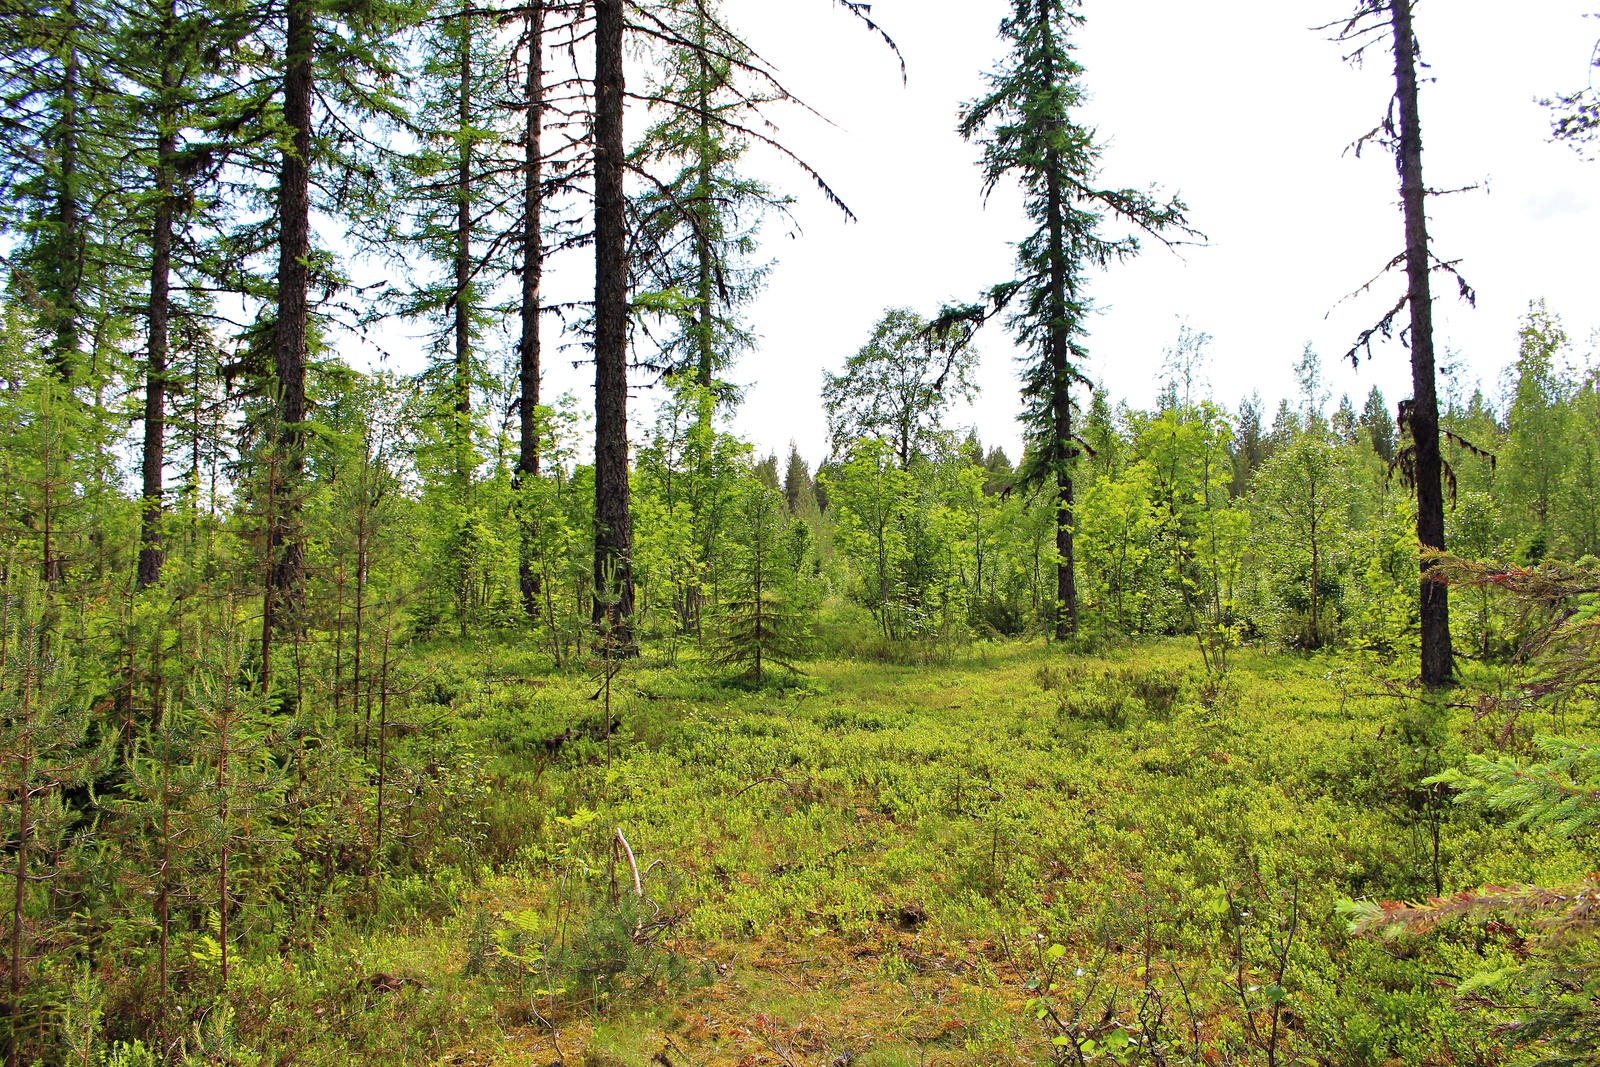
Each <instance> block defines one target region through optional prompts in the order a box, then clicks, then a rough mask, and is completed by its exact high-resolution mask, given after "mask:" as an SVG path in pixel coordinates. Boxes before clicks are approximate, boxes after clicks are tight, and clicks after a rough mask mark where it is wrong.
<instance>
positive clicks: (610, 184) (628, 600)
mask: <svg viewBox="0 0 1600 1067" xmlns="http://www.w3.org/2000/svg"><path fill="white" fill-rule="evenodd" d="M623 7H624V0H595V133H594V136H595V145H594V152H595V257H594V259H595V285H594V395H595V427H594V436H595V441H594V444H595V447H594V452H595V479H594V520H595V541H594V583H595V598H594V610H593V616H592V617H593V620H594V621H595V622H596V623H598V622H599V621H600V620H601V618H602V617H603V616H607V615H609V616H610V619H611V625H612V627H613V634H614V638H613V640H617V641H621V642H622V644H623V645H624V646H627V645H630V644H631V643H632V632H631V617H632V615H633V560H632V556H633V528H632V521H631V517H630V515H629V501H628V262H627V217H626V213H625V212H626V204H625V203H624V200H623V188H622V176H623V163H624V160H623V136H622V96H623V68H622V39H623V29H624V20H623Z"/></svg>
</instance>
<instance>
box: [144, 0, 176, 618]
mask: <svg viewBox="0 0 1600 1067" xmlns="http://www.w3.org/2000/svg"><path fill="white" fill-rule="evenodd" d="M176 17H177V16H176V11H175V10H174V9H173V8H172V6H171V5H169V7H168V12H167V22H168V25H167V27H166V30H167V31H168V33H170V31H171V29H172V23H174V22H175V21H176ZM167 47H170V45H169V44H168V42H167V41H166V40H165V35H164V39H163V48H167ZM176 81H177V79H176V76H175V74H174V72H173V69H172V64H171V62H169V61H165V60H164V61H163V63H162V69H161V88H162V90H163V92H164V94H165V93H169V92H170V91H171V90H172V88H173V86H174V85H175V84H176ZM157 121H158V122H159V123H160V130H159V132H158V134H157V138H156V166H155V187H156V204H155V217H154V220H153V227H152V234H151V242H150V311H149V323H148V325H149V337H148V340H147V342H146V348H147V349H148V351H147V353H146V354H147V365H146V367H145V378H144V454H143V457H142V462H141V466H142V468H143V474H144V491H143V504H144V513H143V517H142V521H141V523H140V526H139V586H140V588H145V587H148V586H152V585H155V584H156V583H157V582H159V581H161V564H162V547H161V475H162V466H163V465H164V464H165V463H166V428H167V404H166V396H167V381H166V373H167V333H168V327H167V324H168V319H169V310H170V308H169V293H170V283H171V274H172V191H173V190H172V184H173V170H174V156H176V154H177V131H176V129H175V119H174V116H173V114H172V108H171V105H170V103H169V102H167V101H165V100H164V101H163V102H162V108H161V114H160V116H159V117H158V119H157Z"/></svg>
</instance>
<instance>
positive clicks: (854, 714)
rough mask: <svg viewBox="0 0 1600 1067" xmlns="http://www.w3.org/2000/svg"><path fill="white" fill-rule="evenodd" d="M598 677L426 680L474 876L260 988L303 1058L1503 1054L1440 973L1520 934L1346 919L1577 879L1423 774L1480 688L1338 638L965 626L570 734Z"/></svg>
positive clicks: (703, 680) (626, 687)
mask: <svg viewBox="0 0 1600 1067" xmlns="http://www.w3.org/2000/svg"><path fill="white" fill-rule="evenodd" d="M1481 681H1482V682H1483V683H1484V684H1488V682H1489V681H1490V680H1489V679H1487V678H1485V679H1481ZM595 689H596V683H595V682H594V681H593V679H591V678H589V677H587V676H583V675H580V674H569V675H548V676H543V677H539V678H536V679H524V680H520V681H509V682H499V683H496V684H488V683H476V684H474V685H465V684H464V685H462V686H460V687H457V688H456V689H455V690H454V691H453V692H450V693H447V694H445V697H446V699H447V700H448V701H449V702H450V706H451V707H452V709H453V710H454V712H455V714H454V716H453V718H454V720H455V722H456V723H457V725H456V726H455V728H454V729H455V731H456V733H457V735H458V736H457V737H456V741H455V743H456V744H458V745H460V746H466V747H467V748H469V749H470V750H471V751H473V752H475V753H476V754H477V755H476V756H475V757H474V758H475V759H476V760H477V761H478V763H479V764H480V768H481V770H482V782H481V784H480V786H479V787H478V788H480V789H481V790H482V791H483V796H482V797H481V798H480V799H479V800H478V801H477V803H478V804H479V805H480V809H481V812H482V817H481V819H480V820H479V823H480V826H479V833H480V834H481V837H482V840H481V841H480V842H479V843H478V852H477V854H480V855H484V856H493V857H495V859H494V861H493V862H492V863H489V864H487V865H486V866H484V867H483V868H482V869H480V870H478V871H476V872H467V875H465V877H466V878H467V881H468V882H470V883H472V887H471V888H468V889H465V890H461V891H455V890H451V891H450V893H449V894H448V895H449V896H450V897H451V898H452V900H451V907H450V908H449V909H448V910H449V914H447V915H444V916H443V917H440V916H439V915H437V914H433V913H429V912H428V911H427V909H426V908H424V907H421V906H418V907H417V908H413V909H412V910H411V911H409V912H408V911H407V910H406V907H404V906H401V905H400V904H398V903H396V902H395V901H394V900H391V901H389V902H388V903H386V904H385V905H384V907H385V908H386V909H387V911H385V912H384V914H386V915H388V916H389V917H390V918H389V919H388V920H386V925H385V928H384V929H383V931H382V932H381V933H360V934H358V933H355V932H352V931H354V930H355V929H356V927H354V926H352V927H351V928H350V930H349V931H345V932H339V931H333V932H329V933H326V934H325V936H324V937H323V938H322V939H321V940H320V941H319V945H320V947H319V948H318V949H317V951H318V952H321V953H324V954H326V956H327V962H326V963H325V965H324V967H325V972H324V973H325V975H327V976H329V977H324V978H322V979H319V980H320V981H322V982H323V983H324V986H325V987H326V992H325V996H324V997H323V998H322V1001H321V1004H320V1006H313V1004H314V1003H315V1002H316V1001H317V1000H318V998H317V997H314V996H309V995H307V993H306V989H307V985H306V982H307V981H308V980H307V979H304V978H303V977H302V978H300V979H298V980H295V981H290V980H288V979H284V980H282V981H281V982H280V983H279V984H280V986H281V989H280V996H279V999H278V1000H277V1001H274V1000H273V999H272V996H273V995H272V993H271V992H270V990H268V987H267V985H266V984H265V983H259V982H258V983H257V986H256V991H255V992H254V993H253V994H252V997H253V998H263V997H264V998H266V999H265V1001H264V1002H262V1003H258V1004H257V1005H256V1006H255V1009H254V1010H255V1014H256V1015H257V1016H258V1017H260V1018H266V1017H273V1014H274V1013H277V1016H280V1017H287V1018H290V1019H298V1020H299V1021H300V1022H301V1023H302V1024H305V1025H309V1026H313V1027H314V1028H313V1029H311V1030H309V1031H306V1032H302V1033H299V1034H297V1035H295V1036H294V1037H293V1038H292V1041H291V1043H292V1044H293V1045H294V1046H295V1054H294V1056H293V1057H292V1059H293V1060H294V1061H295V1062H303V1063H312V1062H333V1061H335V1060H340V1059H344V1060H346V1061H348V1058H349V1057H350V1055H351V1054H354V1055H355V1056H356V1057H357V1058H358V1059H364V1060H368V1061H370V1062H379V1061H385V1060H386V1061H389V1062H400V1061H405V1062H451V1063H505V1064H523V1063H537V1064H549V1063H553V1062H554V1061H556V1060H558V1059H559V1060H561V1061H562V1062H563V1063H565V1064H568V1065H573V1064H577V1063H580V1062H581V1063H589V1064H596V1065H598V1064H606V1063H626V1064H633V1065H636V1067H644V1065H645V1064H648V1063H652V1062H654V1063H656V1064H662V1063H663V1062H664V1063H669V1064H671V1065H673V1067H712V1065H723V1064H726V1065H739V1067H752V1065H755V1064H774V1065H783V1067H801V1065H817V1067H827V1065H835V1067H844V1065H846V1064H850V1063H854V1064H858V1065H860V1067H869V1065H872V1067H875V1065H879V1064H882V1065H889V1064H908V1065H916V1067H923V1065H926V1064H942V1063H951V1064H954V1063H992V1062H1040V1061H1042V1060H1045V1059H1048V1058H1050V1057H1051V1056H1052V1054H1054V1055H1057V1056H1060V1055H1066V1054H1067V1053H1068V1052H1071V1049H1070V1048H1068V1047H1067V1045H1066V1042H1067V1041H1068V1040H1070V1041H1072V1042H1074V1044H1075V1045H1076V1046H1077V1047H1078V1048H1081V1049H1084V1050H1085V1051H1086V1055H1087V1057H1088V1058H1089V1059H1094V1058H1096V1057H1099V1058H1103V1059H1105V1061H1106V1062H1113V1061H1115V1062H1173V1063H1177V1062H1206V1063H1224V1062H1235V1063H1253V1062H1262V1063H1265V1062H1267V1061H1268V1057H1269V1054H1270V1056H1271V1057H1272V1059H1273V1061H1274V1062H1278V1063H1291V1062H1325V1063H1338V1064H1383V1063H1480V1062H1501V1061H1504V1060H1506V1059H1508V1058H1510V1059H1514V1058H1515V1050H1506V1049H1502V1048H1499V1047H1498V1046H1497V1044H1496V1039H1495V1036H1494V1034H1493V1033H1492V1032H1491V1030H1490V1029H1489V1027H1488V1026H1487V1025H1486V1024H1485V1023H1484V1022H1483V1020H1480V1019H1476V1018H1474V1015H1473V1013H1472V1012H1464V1011H1462V1010H1461V1008H1460V1003H1459V1002H1458V1001H1457V1000H1456V999H1455V998H1454V995H1453V992H1454V988H1455V987H1456V986H1457V985H1458V984H1459V983H1460V982H1461V981H1462V980H1463V979H1464V977H1465V976H1466V975H1467V974H1468V973H1470V972H1472V971H1473V970H1475V969H1481V968H1484V967H1489V966H1492V965H1493V963H1494V961H1495V960H1496V959H1498V958H1502V957H1505V956H1506V955H1507V954H1509V953H1514V952H1515V951H1516V946H1515V937H1514V932H1503V933H1496V932H1495V931H1494V930H1492V929H1491V930H1489V931H1481V932H1478V933H1467V932H1457V933H1454V934H1450V935H1435V936H1434V937H1433V938H1431V939H1430V940H1427V941H1425V942H1412V943H1407V944H1404V945H1385V944H1378V943H1373V942H1368V941H1364V940H1355V939H1351V938H1350V937H1349V936H1348V935H1347V934H1346V933H1345V929H1344V926H1345V924H1344V922H1343V920H1341V919H1340V918H1339V917H1338V916H1337V915H1336V914H1335V910H1334V907H1335V904H1336V902H1337V900H1339V899H1340V898H1342V897H1344V896H1347V895H1355V896H1363V895H1370V896H1381V897H1390V898H1392V897H1419V896H1423V895H1426V894H1429V893H1432V892H1433V891H1434V889H1435V887H1436V886H1439V887H1442V888H1445V889H1451V888H1461V887H1464V886H1468V885H1476V884H1479V883H1484V882H1517V881H1534V880H1540V881H1542V880H1549V881H1561V880H1563V879H1570V878H1572V877H1575V876H1577V875H1580V874H1581V873H1583V872H1584V871H1586V870H1588V869H1590V868H1591V867H1592V866H1593V865H1594V860H1593V857H1592V856H1590V855H1588V854H1587V853H1586V852H1584V851H1583V850H1581V849H1580V848H1579V847H1578V846H1575V845H1573V844H1571V843H1565V842H1561V841H1558V840H1554V839H1551V838H1548V837H1543V836H1539V835H1532V834H1528V833H1524V832H1521V831H1517V830H1514V829H1510V828H1508V827H1506V826H1505V825H1503V824H1502V823H1501V822H1499V821H1496V820H1493V819H1490V818H1487V817H1485V816H1484V815H1483V814H1481V813H1478V812H1475V811H1473V810H1470V809H1466V808H1462V807H1460V806H1457V805H1453V804H1451V803H1450V799H1449V797H1448V796H1447V795H1443V794H1441V793H1440V792H1439V791H1438V790H1435V789H1429V788H1427V787H1424V786H1422V785H1421V782H1422V779H1423V778H1425V777H1426V776H1427V775H1428V774H1431V773H1434V772H1435V771H1437V770H1439V769H1441V768H1443V767H1445V766H1449V765H1451V764H1452V763H1453V762H1454V761H1456V760H1458V759H1459V757H1460V755H1461V754H1462V753H1463V752H1464V751H1465V750H1466V748H1467V747H1469V746H1473V745H1477V744H1480V743H1481V740H1482V738H1481V735H1482V732H1483V731H1482V730H1481V728H1480V726H1479V725H1476V724H1474V723H1473V721H1472V719H1473V715H1472V711H1471V708H1470V705H1471V699H1470V695H1469V694H1466V693H1457V694H1454V695H1453V696H1450V697H1447V698H1445V699H1444V700H1443V701H1441V702H1440V703H1439V704H1438V705H1428V704H1425V703H1423V702H1421V701H1419V700H1418V699H1417V698H1416V696H1415V695H1414V694H1412V693H1410V692H1409V691H1407V690H1406V689H1405V688H1404V687H1403V686H1400V685H1397V684H1396V683H1395V682H1394V681H1393V680H1392V679H1390V678H1389V677H1387V676H1386V672H1385V670H1384V669H1383V668H1382V667H1380V666H1378V665H1376V664H1372V663H1366V662H1363V661H1360V660H1356V659H1353V658H1350V657H1348V656H1346V657H1341V658H1338V659H1332V658H1323V657H1304V656H1290V655H1282V654H1273V653H1265V652H1253V651H1248V650H1247V651H1244V652H1242V653H1241V654H1239V655H1238V657H1237V660H1236V664H1235V666H1234V668H1233V669H1232V671H1231V672H1230V673H1229V674H1228V676H1227V677H1226V678H1225V679H1220V680H1218V679H1208V678H1207V677H1206V676H1205V675H1204V674H1203V673H1202V671H1201V669H1200V662H1199V658H1198V656H1197V654H1196V653H1195V652H1194V650H1193V646H1192V645H1190V644H1187V643H1183V642H1177V641H1172V642H1154V643H1143V644H1138V645H1134V646H1129V647H1126V648H1120V649H1115V650H1112V651H1109V652H1107V653H1104V654H1102V655H1097V656H1092V657H1088V656H1069V655H1066V654H1063V653H1061V652H1059V651H1057V650H1053V649H1051V650H1047V649H1044V648H1043V647H1041V646H1039V645H1037V644H1035V645H1031V646H1030V645H1023V644H997V645H980V646H975V647H973V648H972V649H970V650H968V651H967V652H965V653H963V654H961V655H959V656H955V657H953V658H952V659H951V660H950V661H949V662H947V663H944V664H931V665H918V666H915V667H896V666H892V665H883V664H871V665H867V664H861V663H857V662H833V663H818V664H812V665H810V666H809V667H808V671H807V674H806V675H805V676H804V677H803V678H800V679H797V680H795V681H794V682H792V683H791V684H788V685H786V686H783V687H778V688H773V689H769V690H761V691H749V690H746V689H740V688H734V687H729V686H725V685H722V684H720V683H719V682H718V681H717V680H716V679H715V678H714V677H711V676H708V675H700V674H697V673H695V671H694V670H693V669H692V668H691V667H686V666H680V667H675V668H672V669H667V668H662V667H655V666H652V665H651V664H649V663H646V662H641V663H638V664H635V665H632V666H630V667H629V668H628V669H627V670H626V671H625V672H624V673H623V674H622V675H621V676H620V677H619V678H618V679H617V680H616V682H615V683H614V688H613V701H614V707H615V710H616V713H617V715H618V717H619V718H620V720H621V726H620V728H619V729H618V731H617V732H616V734H615V735H614V736H613V737H612V738H611V739H610V745H609V753H608V746H607V743H606V739H605V738H604V731H603V730H601V729H590V728H581V729H572V728H573V727H574V726H580V725H581V724H583V723H586V722H587V723H590V724H593V722H594V721H595V720H596V717H597V716H599V717H600V721H601V722H603V715H602V713H601V712H600V711H599V708H600V707H601V704H602V701H599V700H595V699H592V697H593V696H594V692H595ZM1536 727H1537V724H1531V723H1530V724H1524V729H1527V730H1532V729H1534V728H1536ZM1571 727H1572V724H1571V723H1570V722H1569V723H1568V724H1567V729H1568V732H1569V733H1571V732H1573V731H1572V729H1571ZM563 733H568V734H571V735H573V736H570V737H568V738H567V739H566V740H565V741H564V742H563V743H562V744H561V745H559V746H558V747H557V748H556V750H555V751H554V752H551V751H549V750H548V748H549V746H547V745H546V744H545V742H546V741H547V740H548V739H550V738H553V737H556V736H558V735H561V734H563ZM619 831H620V836H619ZM623 840H625V841H626V843H627V845H628V846H629V847H631V849H632V853H633V856H634V860H635V865H636V866H637V869H638V872H639V880H640V886H641V887H642V889H643V891H644V897H643V899H639V898H638V897H637V896H636V894H635V889H634V881H633V873H632V871H633V868H632V866H630V864H629V862H628V858H627V855H626V853H625V851H624V850H623V848H622V844H621V842H622V841H623ZM418 893H419V895H421V896H426V892H425V887H424V888H422V889H419V890H418ZM408 916H409V917H408ZM364 929H370V927H365V928H364ZM333 975H337V976H338V977H337V978H335V977H331V976H333ZM373 975H388V976H394V977H395V978H396V979H397V981H396V982H394V983H392V985H391V984H386V983H383V982H377V983H374V979H373ZM1045 1008H1048V1009H1049V1010H1050V1011H1054V1012H1056V1013H1057V1014H1058V1015H1063V1016H1070V1015H1071V1012H1072V1011H1073V1010H1074V1009H1075V1008H1077V1009H1078V1010H1079V1011H1078V1013H1079V1016H1080V1018H1079V1019H1078V1021H1077V1022H1076V1023H1072V1025H1071V1026H1069V1027H1067V1029H1066V1030H1063V1029H1062V1028H1060V1027H1056V1026H1054V1024H1053V1023H1052V1021H1051V1020H1050V1019H1049V1018H1046V1019H1044V1020H1043V1021H1041V1019H1040V1018H1039V1015H1040V1011H1041V1009H1045ZM240 1011H241V1013H242V1012H243V1011H244V1005H241V1006H240ZM318 1012H321V1014H318ZM329 1013H334V1014H333V1016H332V1018H331V1019H330V1017H329ZM1067 1021H1068V1022H1070V1019H1069V1020H1067ZM239 1025H240V1027H241V1028H242V1032H243V1033H245V1034H258V1035H262V1036H265V1035H267V1034H268V1033H270V1032H271V1031H272V1027H270V1026H266V1025H264V1024H263V1023H260V1022H258V1021H257V1019H250V1020H245V1019H243V1018H241V1020H240V1023H239ZM290 1029H292V1027H291V1028H290ZM1068 1032H1070V1034H1071V1036H1070V1037H1064V1036H1063V1034H1064V1033H1068ZM1052 1038H1054V1039H1056V1043H1055V1044H1054V1045H1052V1044H1051V1043H1050V1042H1051V1040H1052ZM246 1039H247V1040H248V1038H246ZM283 1040H291V1039H288V1038H285V1039H283ZM284 1048H285V1046H284V1045H283V1044H282V1043H281V1041H280V1044H279V1045H278V1051H279V1052H282V1051H283V1049H284ZM341 1050H342V1051H341ZM1063 1050H1065V1051H1063ZM264 1051H269V1053H270V1051H271V1050H269V1049H264Z"/></svg>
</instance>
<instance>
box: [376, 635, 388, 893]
mask: <svg viewBox="0 0 1600 1067" xmlns="http://www.w3.org/2000/svg"><path fill="white" fill-rule="evenodd" d="M378 678H379V682H378V685H379V691H378V832H377V839H376V843H375V844H374V846H373V859H372V869H373V870H374V871H379V870H380V869H381V867H382V864H383V799H384V798H383V792H384V786H385V785H386V784H387V782H388V769H389V631H388V630H385V631H384V632H383V667H382V668H381V670H380V672H379V675H378Z"/></svg>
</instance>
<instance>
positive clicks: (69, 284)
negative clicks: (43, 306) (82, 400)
mask: <svg viewBox="0 0 1600 1067" xmlns="http://www.w3.org/2000/svg"><path fill="white" fill-rule="evenodd" d="M63 14H64V15H65V16H66V23H67V25H66V32H67V34H68V35H69V38H70V40H69V43H68V45H67V48H66V50H65V54H64V55H63V57H62V60H61V105H60V106H61V120H60V127H59V131H60V141H59V145H58V149H57V150H58V152H59V154H60V155H59V160H60V169H61V173H60V178H59V181H58V184H57V187H56V256H57V260H56V264H55V269H56V284H57V286H58V291H57V292H56V294H55V297H56V301H57V306H56V307H55V308H53V309H52V311H53V313H54V317H55V338H54V342H53V345H52V351H51V362H52V363H53V364H54V365H55V370H56V373H57V374H58V375H59V376H60V377H61V380H62V381H71V379H72V375H73V374H74V372H75V371H76V369H77V357H78V343H79V340H80V338H79V328H80V323H79V308H78V299H79V297H78V293H79V289H80V286H81V283H82V279H83V247H82V245H83V236H82V233H81V229H82V226H81V222H82V220H81V219H80V218H79V211H78V88H79V85H78V82H79V73H80V71H79V58H78V48H77V36H78V5H77V2H76V0H68V3H67V5H66V8H65V11H64V12H63Z"/></svg>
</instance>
